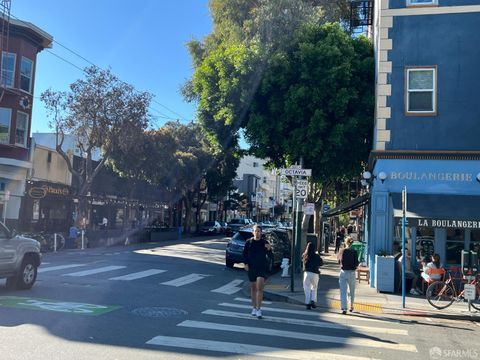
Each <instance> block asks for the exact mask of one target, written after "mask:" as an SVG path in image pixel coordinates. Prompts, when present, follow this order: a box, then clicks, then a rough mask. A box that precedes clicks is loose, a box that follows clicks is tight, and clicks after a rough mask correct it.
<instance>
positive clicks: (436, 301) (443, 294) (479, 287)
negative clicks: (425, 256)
mask: <svg viewBox="0 0 480 360" xmlns="http://www.w3.org/2000/svg"><path fill="white" fill-rule="evenodd" d="M447 274H448V277H447V279H446V280H438V281H435V282H433V283H431V284H430V285H429V286H428V288H427V291H426V298H427V301H428V302H429V303H430V305H432V306H433V307H434V308H437V309H440V310H441V309H445V308H447V307H449V306H450V305H452V303H453V302H454V301H463V300H465V297H464V294H465V289H464V290H462V291H458V290H457V287H456V285H455V279H454V278H453V277H452V275H451V273H450V272H449V271H447ZM467 284H472V285H475V299H473V300H470V301H468V303H469V309H470V305H471V306H472V307H473V308H474V309H476V310H478V311H480V282H479V280H478V275H477V276H476V277H475V278H474V279H473V280H470V281H469V282H468V283H467Z"/></svg>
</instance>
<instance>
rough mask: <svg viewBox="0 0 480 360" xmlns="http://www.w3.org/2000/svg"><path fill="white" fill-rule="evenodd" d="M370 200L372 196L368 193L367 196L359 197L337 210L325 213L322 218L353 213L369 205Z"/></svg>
mask: <svg viewBox="0 0 480 360" xmlns="http://www.w3.org/2000/svg"><path fill="white" fill-rule="evenodd" d="M369 198H370V194H368V193H367V194H365V195H362V196H359V197H357V198H355V199H353V200H351V201H349V202H347V203H344V204H342V205H339V206H337V207H336V208H333V209H330V210H328V211H326V212H324V213H323V214H322V216H324V217H330V216H336V215H340V214H343V213H346V212H349V211H352V210H354V209H357V208H359V207H360V206H364V205H365V204H366V203H368V200H369Z"/></svg>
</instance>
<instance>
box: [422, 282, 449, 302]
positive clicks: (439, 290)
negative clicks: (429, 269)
mask: <svg viewBox="0 0 480 360" xmlns="http://www.w3.org/2000/svg"><path fill="white" fill-rule="evenodd" d="M426 297H427V300H428V302H429V303H430V305H432V306H433V307H434V308H437V309H445V308H446V307H449V306H450V305H452V303H453V300H455V291H454V289H453V288H452V286H451V285H449V284H446V283H445V282H443V281H435V282H434V283H432V284H430V286H429V287H428V288H427V295H426Z"/></svg>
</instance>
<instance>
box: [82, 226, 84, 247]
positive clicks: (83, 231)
mask: <svg viewBox="0 0 480 360" xmlns="http://www.w3.org/2000/svg"><path fill="white" fill-rule="evenodd" d="M82 250H85V230H82Z"/></svg>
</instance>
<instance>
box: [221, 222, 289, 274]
mask: <svg viewBox="0 0 480 360" xmlns="http://www.w3.org/2000/svg"><path fill="white" fill-rule="evenodd" d="M263 236H264V237H265V239H266V240H267V241H268V242H269V243H270V244H271V245H272V256H271V257H270V258H269V263H268V267H267V270H268V271H269V272H272V271H273V269H274V268H275V267H277V266H279V265H280V264H281V263H282V259H283V258H284V257H286V258H290V253H291V241H290V239H291V234H289V233H288V230H285V229H267V230H265V231H264V232H263ZM251 237H253V228H251V227H249V228H244V229H241V230H239V231H238V232H237V233H236V234H235V235H233V237H232V238H231V239H230V241H229V242H228V244H227V248H226V250H225V265H226V266H227V267H229V268H232V267H233V266H234V265H235V264H238V263H243V262H244V259H243V249H244V248H245V242H246V241H247V240H248V239H250V238H251Z"/></svg>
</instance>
